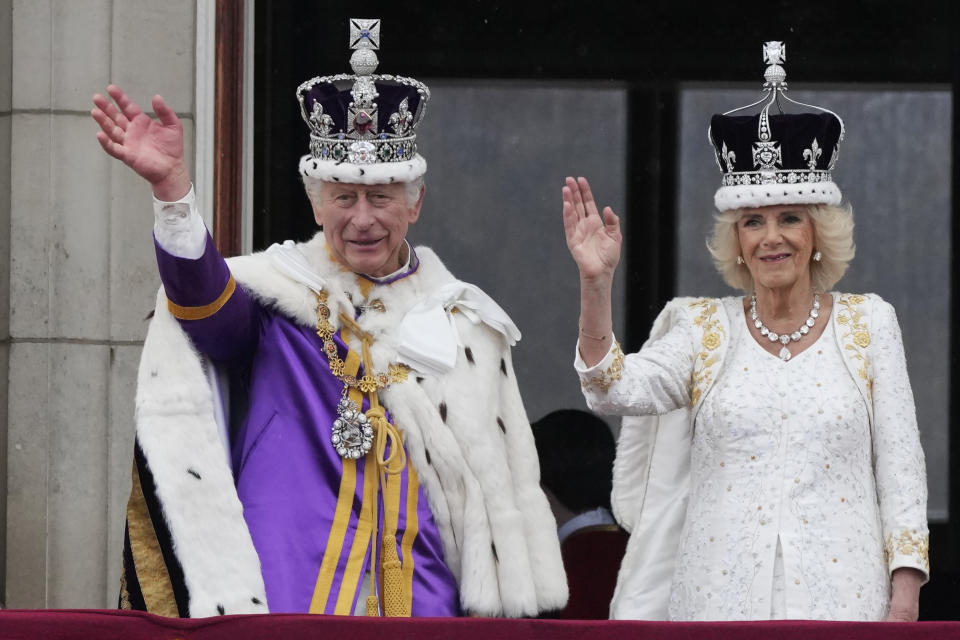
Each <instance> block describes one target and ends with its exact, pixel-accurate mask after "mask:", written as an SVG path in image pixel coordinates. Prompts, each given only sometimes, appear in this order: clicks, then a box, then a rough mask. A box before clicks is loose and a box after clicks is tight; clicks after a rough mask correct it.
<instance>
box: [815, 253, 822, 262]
mask: <svg viewBox="0 0 960 640" xmlns="http://www.w3.org/2000/svg"><path fill="white" fill-rule="evenodd" d="M821 260H823V254H822V253H820V252H819V251H814V252H813V261H814V262H820V261H821Z"/></svg>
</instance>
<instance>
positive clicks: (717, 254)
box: [707, 204, 855, 293]
mask: <svg viewBox="0 0 960 640" xmlns="http://www.w3.org/2000/svg"><path fill="white" fill-rule="evenodd" d="M745 211H746V209H733V210H731V211H724V212H723V213H720V214H717V216H716V217H715V218H714V223H713V233H712V234H711V235H710V237H709V238H708V239H707V249H709V250H710V255H712V256H713V264H714V265H715V266H716V267H717V271H719V272H720V275H721V276H723V281H724V282H726V283H727V284H729V285H730V286H731V287H733V288H734V289H740V290H741V291H744V292H745V293H752V292H753V276H751V275H750V270H749V269H747V265H745V264H737V256H739V255H740V240H739V239H738V236H737V222H738V221H739V220H740V217H741V216H742V215H743V214H744V212H745ZM806 211H807V214H808V215H809V216H810V221H811V222H812V223H813V238H814V239H813V243H814V244H813V250H814V251H819V252H820V254H821V256H822V259H821V260H820V261H819V262H811V263H810V281H811V284H812V285H813V290H814V291H818V292H825V291H829V290H830V289H831V288H832V287H833V285H835V284H836V283H837V282H839V280H840V278H842V277H843V274H844V273H846V271H847V267H848V266H849V265H850V261H851V260H853V254H854V252H855V247H854V245H853V209H852V208H851V207H850V205H846V206H842V207H838V206H835V205H826V204H814V205H807V206H806Z"/></svg>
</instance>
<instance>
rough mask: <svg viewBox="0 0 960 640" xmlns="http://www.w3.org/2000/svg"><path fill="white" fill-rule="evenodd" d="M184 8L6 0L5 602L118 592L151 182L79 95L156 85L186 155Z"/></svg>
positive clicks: (146, 287) (2, 68) (191, 55)
mask: <svg viewBox="0 0 960 640" xmlns="http://www.w3.org/2000/svg"><path fill="white" fill-rule="evenodd" d="M195 23H196V8H195V4H194V2H192V1H191V0H168V1H166V2H152V1H149V0H124V1H123V2H115V1H112V0H0V43H10V45H6V44H3V45H0V100H2V102H0V257H2V264H0V338H7V336H9V338H8V339H6V340H3V341H0V348H2V351H0V374H3V373H4V372H5V370H6V371H7V372H8V374H7V375H3V376H2V377H0V380H3V381H4V382H6V381H7V380H9V384H8V390H7V391H8V393H7V395H6V396H5V395H4V389H3V387H2V386H0V401H2V406H3V407H5V410H4V411H3V412H2V414H3V418H0V420H2V419H5V420H6V424H4V423H3V422H0V447H2V446H3V445H4V444H5V445H6V455H5V461H6V465H5V466H6V468H5V473H4V474H0V476H2V477H5V479H6V482H7V486H6V488H5V489H6V490H5V491H3V492H2V493H0V496H5V497H6V520H5V522H4V521H0V524H2V525H3V526H4V530H5V534H6V540H5V542H6V544H5V554H4V555H5V566H4V567H3V569H4V573H3V575H4V577H5V603H6V606H8V607H56V608H59V607H111V606H115V604H116V596H117V592H118V580H119V564H120V551H121V546H122V542H123V515H124V513H123V512H124V508H125V503H126V497H127V492H128V490H129V482H130V480H129V479H130V469H131V452H132V446H133V394H134V387H135V381H136V369H137V361H138V357H139V353H140V348H141V345H142V342H143V337H144V335H145V332H146V327H147V323H146V322H145V316H146V315H147V313H148V312H149V311H150V310H151V308H152V307H153V300H154V296H155V293H156V288H157V285H158V278H157V276H156V268H155V266H154V259H153V246H152V240H151V235H150V229H151V226H152V213H151V207H150V191H149V187H148V186H147V185H146V184H145V183H143V182H142V181H141V180H140V179H139V178H137V177H136V176H134V175H133V174H132V173H131V172H130V171H129V170H127V169H126V168H125V167H123V166H121V165H120V164H119V163H117V162H115V161H113V160H112V159H110V158H108V157H107V156H106V155H105V154H104V153H103V152H102V150H101V149H100V147H99V145H98V144H97V142H96V138H95V137H94V134H95V131H96V125H95V123H94V122H93V121H92V120H91V118H90V115H89V111H90V109H91V107H92V103H91V101H90V97H91V96H92V95H93V94H94V93H95V92H98V91H99V92H105V87H106V85H107V84H108V83H109V82H114V83H116V84H118V85H119V86H121V87H123V88H124V90H126V91H127V92H128V93H129V94H130V95H131V96H132V97H133V98H134V99H135V100H136V101H137V102H138V103H139V104H140V105H141V106H142V107H143V108H144V109H145V110H147V111H150V110H151V107H150V101H151V97H152V96H153V94H154V93H160V94H161V95H163V96H164V98H165V99H166V100H167V101H168V102H169V103H170V104H171V105H172V106H173V107H174V108H175V109H176V111H177V112H178V114H180V116H181V118H182V120H183V122H184V128H185V131H186V134H187V140H188V143H189V144H188V147H190V148H188V149H187V153H188V157H192V140H193V130H194V126H193V125H194V118H193V113H194V63H195V51H196V35H195ZM6 248H9V251H4V250H3V249H6ZM7 276H9V277H7ZM7 280H9V288H7V287H6V285H5V283H6V281H7ZM8 309H9V313H8V312H7V310H8ZM8 318H9V320H8ZM4 435H5V436H6V442H5V443H4V442H3V436H4ZM3 459H4V458H0V461H2V460H3ZM0 482H2V480H0ZM0 488H2V487H0ZM0 542H2V539H0Z"/></svg>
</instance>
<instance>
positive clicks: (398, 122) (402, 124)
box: [387, 98, 413, 136]
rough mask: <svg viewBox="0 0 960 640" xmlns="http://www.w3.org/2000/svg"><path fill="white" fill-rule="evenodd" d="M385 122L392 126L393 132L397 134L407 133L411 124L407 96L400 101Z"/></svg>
mask: <svg viewBox="0 0 960 640" xmlns="http://www.w3.org/2000/svg"><path fill="white" fill-rule="evenodd" d="M387 124H389V125H390V126H391V127H393V131H394V133H396V134H397V135H398V136H405V135H407V133H408V132H409V131H410V125H411V124H413V114H412V113H410V105H409V103H408V99H407V98H404V99H403V100H401V101H400V106H399V107H397V111H396V112H394V113H392V114H390V119H389V120H387Z"/></svg>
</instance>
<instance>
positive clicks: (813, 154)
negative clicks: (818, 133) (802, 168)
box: [803, 138, 823, 171]
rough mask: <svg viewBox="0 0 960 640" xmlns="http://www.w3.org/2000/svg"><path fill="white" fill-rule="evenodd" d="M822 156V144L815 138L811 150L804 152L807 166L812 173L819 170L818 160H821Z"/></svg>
mask: <svg viewBox="0 0 960 640" xmlns="http://www.w3.org/2000/svg"><path fill="white" fill-rule="evenodd" d="M821 155H823V150H822V149H821V148H820V143H819V142H817V139H816V138H814V139H813V143H812V144H811V145H810V148H809V149H804V150H803V159H804V160H806V161H807V166H808V167H810V171H813V170H814V169H816V168H817V160H819V159H820V156H821Z"/></svg>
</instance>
